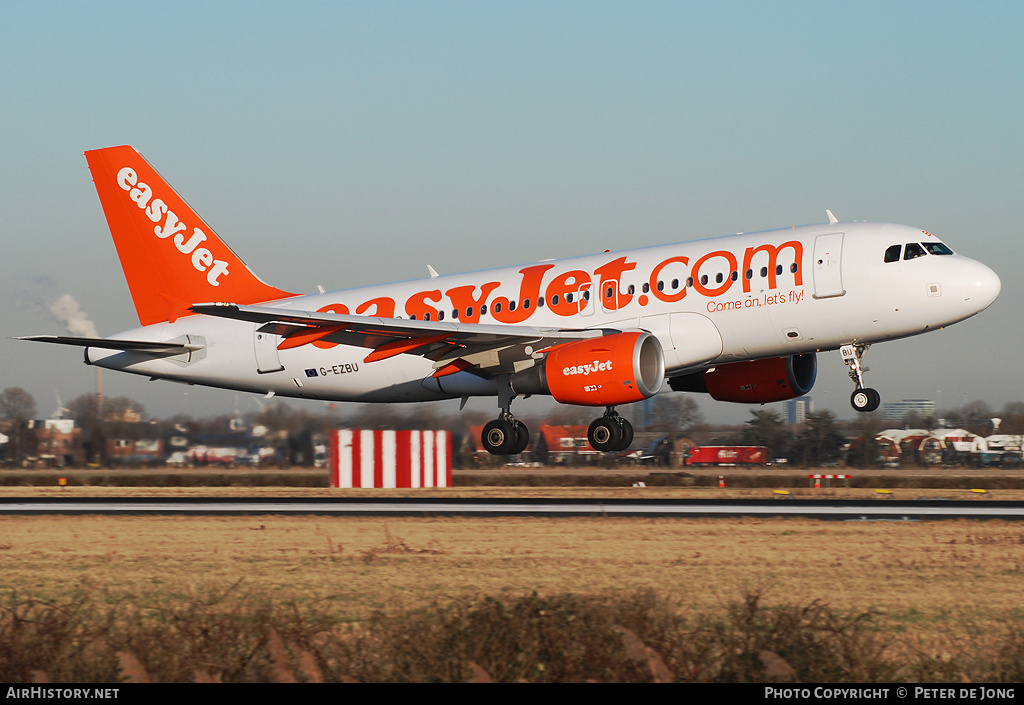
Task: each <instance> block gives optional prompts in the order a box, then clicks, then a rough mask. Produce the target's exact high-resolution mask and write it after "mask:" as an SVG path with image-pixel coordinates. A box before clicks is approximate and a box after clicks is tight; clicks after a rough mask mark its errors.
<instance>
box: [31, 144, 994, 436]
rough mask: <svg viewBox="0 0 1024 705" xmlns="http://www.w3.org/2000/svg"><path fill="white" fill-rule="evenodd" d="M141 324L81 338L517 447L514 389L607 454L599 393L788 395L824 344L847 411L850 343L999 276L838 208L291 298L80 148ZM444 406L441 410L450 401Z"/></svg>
mask: <svg viewBox="0 0 1024 705" xmlns="http://www.w3.org/2000/svg"><path fill="white" fill-rule="evenodd" d="M85 157H86V160H87V162H88V165H89V169H90V171H91V173H92V177H93V182H94V184H95V186H96V191H97V193H98V195H99V199H100V204H101V205H102V208H103V212H104V214H105V216H106V220H107V223H108V225H109V228H110V232H111V235H112V236H113V239H114V243H115V246H116V248H117V253H118V257H119V259H120V261H121V266H122V269H123V271H124V275H125V279H126V280H127V283H128V288H129V290H130V292H131V296H132V300H133V302H134V304H135V309H136V312H137V313H138V317H139V323H140V327H137V328H133V329H131V330H127V331H125V332H123V333H118V334H116V335H112V336H110V337H107V338H83V337H70V336H52V335H49V336H28V337H25V338H22V339H23V340H33V341H41V342H48V343H57V344H64V345H74V346H80V347H84V348H85V362H86V363H87V364H90V365H97V366H99V367H103V368H107V369H111V370H119V371H122V372H129V373H132V374H139V375H145V376H148V377H150V378H151V379H154V380H172V381H177V382H184V383H188V384H200V385H205V386H210V387H220V388H224V389H233V390H241V391H247V392H255V393H260V394H264V395H267V396H273V395H279V396H284V397H296V398H303V399H317V400H324V401H355V402H414V401H434V400H442V399H461V400H462V406H463V407H464V406H465V404H466V401H467V400H468V399H469V398H470V397H476V396H489V397H496V398H497V403H498V409H499V413H498V416H497V418H496V419H494V420H492V421H490V422H489V423H488V424H487V425H486V426H485V427H484V429H483V432H482V438H481V441H482V444H483V446H484V447H485V448H486V449H487V450H488V451H489V452H491V453H494V454H498V455H507V454H515V453H520V452H522V451H523V450H524V449H525V448H526V447H527V446H528V444H529V430H528V429H527V427H526V425H525V424H524V423H523V422H522V421H519V420H518V419H517V418H516V417H515V416H514V415H513V414H512V410H511V406H512V401H513V400H514V399H516V398H518V397H524V398H527V397H530V396H531V395H549V396H551V397H552V398H553V399H555V400H556V401H558V402H560V403H565V404H576V405H583V406H592V407H599V408H600V407H604V413H603V415H601V416H600V417H598V418H597V419H595V420H594V422H593V423H592V424H591V425H590V428H589V432H588V439H589V441H590V444H591V445H592V446H593V448H594V449H596V450H598V451H603V452H614V451H621V450H625V449H626V448H628V447H629V445H630V443H631V442H632V440H633V429H632V426H631V425H630V424H629V422H628V421H627V420H626V419H624V418H623V417H621V416H620V415H619V414H618V412H617V411H616V407H617V406H620V405H623V404H629V403H632V402H637V401H642V400H644V399H647V398H650V397H652V396H653V395H655V394H657V393H658V392H659V391H660V390H661V389H662V386H663V385H664V384H665V383H666V381H667V384H668V387H669V388H670V389H671V390H675V391H685V392H700V393H707V394H709V395H710V396H711V397H712V398H714V399H716V400H719V401H728V402H739V403H750V404H757V403H766V402H774V401H782V400H785V399H790V398H794V397H798V396H801V395H804V394H806V393H808V392H809V391H810V390H811V387H812V386H813V384H814V382H815V379H816V376H817V357H816V355H817V353H819V352H822V351H831V350H836V349H839V350H840V351H841V354H842V358H843V361H844V363H845V364H846V366H847V367H848V368H849V370H848V374H849V376H850V378H851V379H852V380H853V382H854V384H855V389H854V392H853V394H852V396H851V404H852V406H853V408H854V409H856V410H857V411H862V412H868V411H873V410H874V409H876V408H878V405H879V403H880V395H879V393H878V392H877V391H876V390H874V389H871V388H868V387H866V386H865V383H864V373H865V372H866V371H867V368H866V367H865V366H864V365H863V358H864V354H865V353H866V352H867V350H868V348H869V347H870V346H871V345H873V344H875V343H879V342H883V341H887V340H895V339H898V338H905V337H909V336H913V335H918V334H921V333H926V332H931V331H935V330H939V329H941V328H943V327H945V326H948V325H951V324H953V323H956V322H958V321H962V320H964V319H966V318H969V317H970V316H973V315H975V314H977V313H979V312H980V311H982V310H984V309H985V308H987V307H988V306H989V305H991V304H992V302H993V301H995V300H996V298H997V297H998V295H999V292H1000V287H1001V284H1000V281H999V277H998V276H997V275H996V274H995V273H994V272H993V271H992V270H991V269H989V268H988V267H987V266H985V265H984V264H982V263H980V262H977V261H974V260H971V259H968V258H967V257H964V256H962V255H958V254H955V253H954V252H953V250H952V249H950V247H949V246H947V245H946V244H945V243H943V242H942V241H941V240H939V238H937V237H936V236H934V235H932V234H931V233H929V232H927V231H924V230H920V229H918V228H914V227H909V226H905V225H897V224H892V223H872V222H839V221H838V220H837V219H836V218H835V216H834V215H833V214H832V212H831V211H826V213H827V215H828V223H825V224H818V225H807V226H802V227H793V228H789V229H783V230H770V231H764V232H757V233H749V234H742V233H741V234H737V235H730V236H726V237H720V238H712V239H706V240H698V241H691V242H684V243H680V244H673V245H664V246H656V247H644V248H640V249H632V250H624V251H617V252H612V251H607V250H606V251H604V252H601V253H598V254H591V255H585V256H581V257H573V258H569V259H550V260H541V261H538V262H533V263H529V264H524V265H520V266H513V267H506V268H500V269H491V270H485V271H481V272H474V273H468V274H456V275H445V276H440V275H438V274H437V272H436V271H435V270H434V269H433V268H432V267H429V266H428V272H429V278H424V279H422V280H416V281H407V282H398V283H392V284H384V285H379V286H366V287H360V288H355V289H346V290H341V291H333V292H325V291H324V290H323V289H322V288H319V289H320V290H319V292H318V293H313V294H295V293H291V292H287V291H284V290H281V289H278V288H276V287H274V286H271V285H270V284H267V283H266V282H264V281H263V280H262V279H260V278H259V277H258V276H256V274H254V273H253V272H252V271H251V270H249V268H248V267H246V265H245V264H244V263H243V262H242V260H240V259H239V258H238V256H237V255H235V253H234V252H233V251H232V250H231V249H230V248H229V247H228V246H227V244H225V242H224V241H223V240H221V238H220V237H218V236H217V235H216V233H215V232H214V231H213V229H212V228H210V226H209V225H208V224H207V223H206V222H205V221H203V220H202V219H201V218H200V217H199V215H198V214H196V213H195V212H194V211H193V210H192V209H191V208H190V207H189V206H188V205H187V204H186V202H185V201H184V200H183V199H182V198H181V197H180V196H179V195H178V194H177V193H176V192H175V191H174V190H173V189H172V188H171V187H170V186H169V185H168V184H167V182H166V181H164V179H163V178H161V177H160V175H159V174H158V173H157V172H156V170H155V169H153V167H152V166H150V164H149V163H148V162H147V161H146V160H145V159H144V158H143V157H142V156H141V155H140V154H139V153H138V152H137V151H135V149H134V148H132V147H130V146H119V147H108V148H104V149H97V150H91V151H87V152H85ZM460 408H461V407H460Z"/></svg>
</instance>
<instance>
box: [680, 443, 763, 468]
mask: <svg viewBox="0 0 1024 705" xmlns="http://www.w3.org/2000/svg"><path fill="white" fill-rule="evenodd" d="M767 462H768V449H767V448H765V447H764V446H706V447H703V448H702V447H699V446H698V447H696V448H691V449H690V455H689V457H688V458H687V459H686V464H687V465H764V464H765V463H767Z"/></svg>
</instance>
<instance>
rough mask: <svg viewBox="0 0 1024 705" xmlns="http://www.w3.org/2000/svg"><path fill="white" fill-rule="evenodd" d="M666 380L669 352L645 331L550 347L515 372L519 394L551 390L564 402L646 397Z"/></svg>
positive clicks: (600, 402)
mask: <svg viewBox="0 0 1024 705" xmlns="http://www.w3.org/2000/svg"><path fill="white" fill-rule="evenodd" d="M664 379H665V353H664V351H663V350H662V348H661V343H660V342H659V341H658V339H657V338H656V337H654V336H653V335H651V334H650V333H647V332H644V331H635V332H626V333H612V334H610V335H605V336H602V337H600V338H591V339H588V340H580V341H576V342H572V343H565V344H563V345H558V346H556V347H554V348H552V349H551V350H550V351H549V352H548V354H547V356H546V357H545V358H544V360H543V361H541V362H540V363H538V364H536V365H534V366H533V367H531V368H529V369H527V370H523V371H521V372H517V373H516V374H514V375H512V389H513V391H515V393H516V394H550V395H551V396H552V397H554V398H555V400H556V401H559V402H561V403H563V404H580V405H583V406H615V405H616V404H628V403H629V402H634V401H640V400H642V399H647V398H649V397H652V396H654V395H655V394H657V393H658V390H659V389H661V384H662V382H663V381H664Z"/></svg>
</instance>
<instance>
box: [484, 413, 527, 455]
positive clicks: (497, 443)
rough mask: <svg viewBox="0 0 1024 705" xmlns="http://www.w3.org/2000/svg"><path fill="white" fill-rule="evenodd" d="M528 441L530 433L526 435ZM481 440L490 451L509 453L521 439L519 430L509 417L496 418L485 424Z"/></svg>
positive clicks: (497, 453)
mask: <svg viewBox="0 0 1024 705" xmlns="http://www.w3.org/2000/svg"><path fill="white" fill-rule="evenodd" d="M526 438H527V442H528V441H529V435H528V434H527V436H526ZM480 440H481V442H482V443H483V446H484V448H486V449H487V452H488V453H492V454H493V455H508V454H509V453H511V452H512V449H513V448H514V447H515V446H516V445H517V443H518V441H519V432H518V431H517V430H516V428H515V426H513V425H512V422H511V421H509V420H507V419H495V420H494V421H488V422H487V425H486V426H484V431H483V433H481V434H480Z"/></svg>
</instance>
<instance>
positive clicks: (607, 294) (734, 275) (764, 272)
mask: <svg viewBox="0 0 1024 705" xmlns="http://www.w3.org/2000/svg"><path fill="white" fill-rule="evenodd" d="M895 247H897V248H898V247H899V245H896V246H895ZM889 249H890V250H891V249H892V248H891V247H890V248H889ZM950 254H952V253H950ZM888 256H889V251H888V250H886V257H888ZM896 256H897V258H898V257H899V252H898V251H897V253H896ZM888 261H889V260H888V259H886V262H888ZM799 270H800V267H799V265H798V264H797V263H796V262H793V263H792V264H791V265H789V271H790V273H791V274H796V273H797V272H798V271H799ZM782 272H783V267H782V265H781V264H779V265H776V266H775V274H776V276H779V275H781V274H782ZM759 273H760V275H761V278H762V279H763V278H765V277H767V276H768V268H767V267H761V271H760V272H759ZM725 276H726V275H725V274H724V273H722V272H719V273H718V274H716V275H715V282H716V283H718V284H721V283H722V282H724V281H725ZM739 276H740V275H739V272H735V271H734V272H730V273H729V279H730V280H732V281H736V280H738V279H739ZM743 276H744V277H745V278H746V279H753V278H754V270H753V269H748V270H747V271H746V272H744V273H743ZM708 281H709V278H708V275H707V274H704V275H701V278H700V283H701V284H702V285H704V286H707V283H708ZM667 284H671V287H672V289H673V290H678V289H679V280H678V279H673V280H672V281H671V282H665V281H659V282H658V291H665V287H666V285H667ZM685 285H686V286H688V287H690V288H692V287H693V277H687V279H686V282H685ZM642 289H643V293H645V294H647V293H649V292H650V291H651V285H650V284H649V283H647V282H644V285H643V287H642ZM627 292H628V294H629V295H630V296H632V295H633V294H634V293H635V292H636V287H635V286H634V285H633V284H630V285H629V287H628V288H627ZM614 297H615V289H614V287H608V288H607V289H605V290H604V298H605V299H606V300H607V301H611V300H612V299H613V298H614ZM575 298H576V297H575V294H573V293H572V292H570V293H568V294H566V295H565V301H566V303H572V302H573V300H574V299H575ZM581 298H582V299H583V300H584V301H590V291H589V290H584V291H583V293H582V294H581ZM559 300H560V298H559V296H558V294H554V295H553V296H552V297H551V303H552V304H554V305H555V306H557V305H558V302H559ZM522 306H523V308H530V299H525V300H524V301H523V303H522ZM537 308H544V297H543V296H541V297H540V298H539V299H537ZM492 309H493V310H494V311H495V312H497V313H501V304H500V303H495V304H494V305H493V306H492ZM508 310H509V311H515V310H516V302H515V301H509V302H508ZM473 312H474V308H473V307H472V306H470V307H469V308H467V309H466V318H472V317H473ZM480 315H481V316H485V315H487V304H482V305H481V306H480ZM451 317H452V318H453V319H455V320H458V319H459V309H452V313H451ZM410 318H411V319H412V320H416V316H410ZM444 318H445V312H444V311H438V312H437V320H439V321H443V320H444ZM423 320H425V321H429V320H430V314H429V313H425V314H423Z"/></svg>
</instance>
